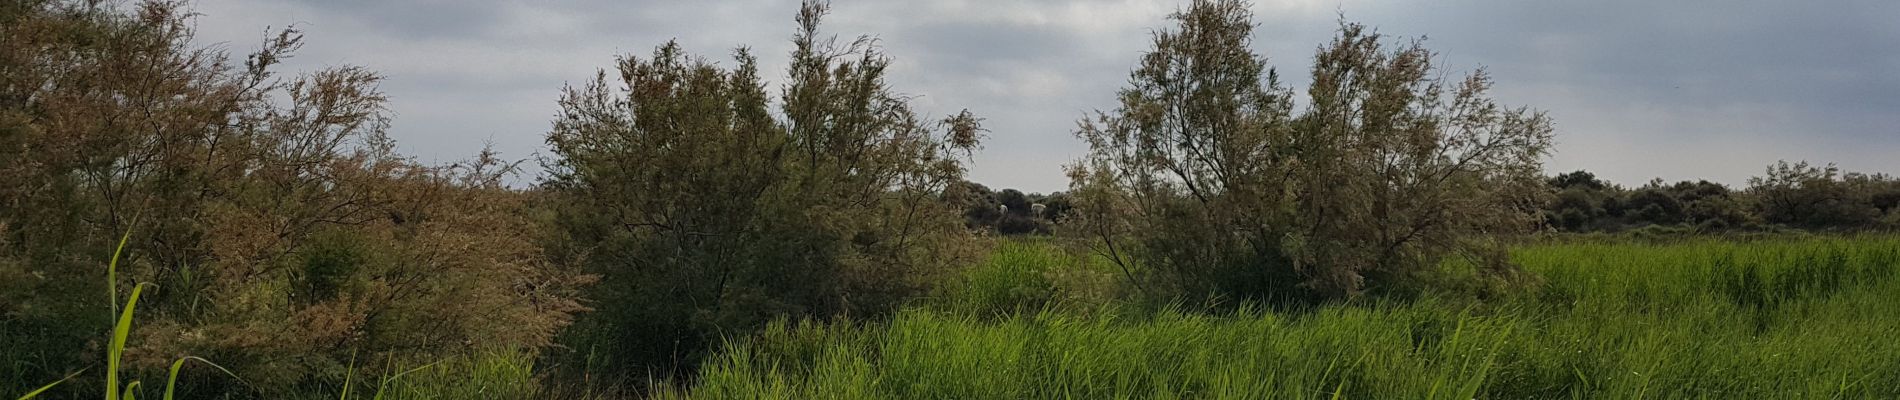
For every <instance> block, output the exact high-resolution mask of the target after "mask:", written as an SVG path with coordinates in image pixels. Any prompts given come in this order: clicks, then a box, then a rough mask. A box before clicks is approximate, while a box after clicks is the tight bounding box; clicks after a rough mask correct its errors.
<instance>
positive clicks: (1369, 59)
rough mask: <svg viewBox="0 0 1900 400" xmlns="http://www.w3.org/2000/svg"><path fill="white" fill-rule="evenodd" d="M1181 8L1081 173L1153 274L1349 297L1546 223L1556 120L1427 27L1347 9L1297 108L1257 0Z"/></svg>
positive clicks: (1156, 281) (1119, 235) (1085, 188)
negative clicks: (1360, 16) (1411, 37)
mask: <svg viewBox="0 0 1900 400" xmlns="http://www.w3.org/2000/svg"><path fill="white" fill-rule="evenodd" d="M1173 18H1174V19H1175V20H1176V21H1179V23H1180V27H1179V28H1178V29H1176V30H1171V31H1162V32H1159V33H1156V34H1155V35H1154V44H1153V49H1152V50H1151V51H1150V52H1149V53H1147V54H1146V55H1144V56H1143V58H1142V60H1141V64H1140V66H1139V67H1138V68H1137V69H1136V70H1135V71H1134V73H1133V75H1132V79H1131V83H1130V86H1129V87H1128V88H1126V89H1124V90H1123V91H1122V92H1121V94H1120V100H1121V104H1120V107H1119V108H1117V109H1116V110H1114V111H1113V112H1110V113H1102V114H1101V115H1099V116H1098V117H1097V118H1095V119H1093V120H1085V121H1083V123H1082V128H1081V130H1080V131H1079V132H1078V133H1077V136H1078V137H1080V138H1082V139H1083V140H1084V141H1086V142H1087V143H1088V144H1089V147H1090V154H1089V156H1088V158H1087V159H1085V160H1084V161H1083V162H1081V163H1080V164H1078V165H1075V166H1074V167H1073V168H1072V170H1071V177H1072V179H1073V181H1072V182H1073V183H1072V184H1071V186H1072V188H1073V190H1072V193H1075V194H1076V195H1077V196H1078V197H1080V198H1082V200H1080V201H1078V207H1079V208H1081V209H1082V212H1081V214H1082V217H1083V218H1084V220H1085V221H1087V224H1088V225H1089V227H1086V228H1083V229H1082V231H1085V232H1086V233H1087V234H1089V235H1091V236H1095V237H1097V238H1098V240H1099V241H1100V242H1101V247H1102V248H1103V251H1102V253H1104V254H1106V255H1109V256H1110V257H1111V258H1112V259H1114V260H1116V261H1117V262H1122V263H1134V264H1140V265H1144V266H1146V267H1147V268H1148V271H1150V272H1152V274H1151V275H1152V276H1151V277H1149V278H1151V279H1149V280H1150V281H1149V282H1143V285H1144V286H1154V289H1157V291H1160V292H1163V293H1161V294H1162V295H1164V296H1172V295H1179V296H1185V297H1186V298H1187V299H1189V301H1200V300H1201V299H1222V300H1229V301H1231V300H1235V299H1241V300H1269V301H1274V302H1289V301H1293V302H1301V301H1304V300H1310V299H1314V298H1342V297H1348V296H1351V295H1354V294H1357V293H1360V292H1363V291H1365V290H1367V289H1378V288H1380V287H1381V286H1383V285H1385V284H1387V283H1393V282H1402V281H1404V280H1407V279H1409V278H1410V274H1412V273H1413V272H1415V271H1418V270H1420V269H1423V268H1425V267H1429V266H1430V265H1432V264H1433V263H1435V262H1436V261H1437V260H1438V259H1439V258H1440V257H1443V256H1445V255H1447V254H1455V253H1465V254H1484V253H1487V252H1486V251H1483V250H1481V249H1478V247H1480V246H1478V245H1477V244H1478V243H1483V241H1471V240H1467V239H1468V238H1471V237H1474V236H1480V235H1493V234H1509V233H1512V232H1522V231H1527V230H1529V229H1530V228H1532V227H1533V226H1534V223H1535V222H1536V218H1537V214H1536V211H1537V210H1536V204H1537V200H1538V199H1539V197H1541V196H1542V195H1543V190H1542V189H1543V178H1542V177H1541V175H1540V174H1541V171H1540V168H1541V161H1542V158H1543V156H1544V154H1545V152H1546V151H1547V149H1548V148H1549V146H1550V138H1551V136H1550V135H1551V124H1550V121H1549V119H1548V118H1546V117H1545V116H1544V115H1543V114H1542V113H1540V112H1533V111H1530V110H1528V109H1523V108H1506V107H1504V106H1500V105H1498V104H1496V103H1495V102H1493V101H1492V100H1491V99H1490V98H1488V97H1487V94H1486V92H1487V91H1488V90H1489V89H1490V86H1491V81H1490V79H1489V78H1488V77H1487V76H1486V75H1485V74H1484V73H1483V72H1478V73H1474V74H1471V75H1469V76H1467V77H1465V78H1464V79H1463V80H1461V81H1460V80H1448V79H1446V78H1444V77H1442V74H1440V73H1439V71H1438V70H1436V69H1435V68H1434V67H1433V65H1432V62H1433V54H1432V53H1431V52H1430V51H1428V50H1426V49H1425V48H1423V47H1422V46H1421V44H1420V43H1419V42H1416V41H1414V42H1409V43H1400V44H1398V45H1396V46H1394V45H1393V44H1392V43H1390V41H1388V40H1387V39H1386V38H1385V37H1384V36H1382V35H1380V34H1378V33H1376V32H1373V31H1371V30H1368V29H1366V28H1365V27H1364V26H1360V25H1356V24H1345V25H1342V26H1341V27H1340V30H1339V34H1338V36H1337V37H1336V38H1335V39H1334V41H1333V42H1332V43H1329V44H1327V45H1325V46H1322V47H1321V49H1320V50H1319V52H1318V54H1316V55H1315V60H1314V64H1313V69H1312V74H1313V82H1314V83H1313V86H1312V87H1311V88H1309V89H1308V90H1307V97H1306V99H1305V102H1304V105H1305V108H1304V109H1301V110H1297V111H1298V112H1297V113H1296V110H1295V107H1294V102H1293V91H1292V90H1291V89H1288V88H1285V87H1282V86H1281V85H1280V83H1279V78H1278V74H1277V72H1275V71H1274V70H1272V69H1269V68H1268V67H1267V66H1266V65H1265V60H1264V59H1263V58H1261V57H1259V56H1256V55H1254V54H1253V53H1252V50H1251V47H1250V43H1251V35H1252V29H1253V22H1252V20H1251V14H1250V13H1249V11H1248V9H1247V7H1246V4H1245V3H1244V2H1240V1H1195V2H1194V3H1193V4H1192V5H1190V6H1189V7H1188V8H1187V9H1186V10H1185V11H1182V12H1180V13H1178V14H1175V15H1174V16H1173ZM1499 267H1501V268H1500V269H1501V270H1502V269H1507V268H1502V267H1503V265H1502V264H1501V263H1500V264H1499Z"/></svg>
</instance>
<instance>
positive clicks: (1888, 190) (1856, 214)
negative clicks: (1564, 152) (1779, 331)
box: [957, 161, 1900, 235]
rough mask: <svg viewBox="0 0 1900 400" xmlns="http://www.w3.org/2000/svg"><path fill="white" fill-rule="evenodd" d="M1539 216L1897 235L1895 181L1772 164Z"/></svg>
mask: <svg viewBox="0 0 1900 400" xmlns="http://www.w3.org/2000/svg"><path fill="white" fill-rule="evenodd" d="M1548 183H1549V186H1550V187H1549V190H1550V198H1549V199H1548V201H1546V202H1544V203H1543V206H1542V209H1541V213H1542V215H1543V216H1544V224H1545V228H1546V230H1547V231H1554V232H1569V233H1591V232H1599V233H1615V232H1625V231H1631V230H1640V229H1661V230H1670V231H1678V232H1694V233H1720V232H1740V231H1756V232H1760V231H1789V230H1801V231H1825V232H1846V231H1866V230H1887V229H1894V228H1900V178H1895V177H1894V176H1893V175H1889V174H1885V173H1873V174H1868V173H1860V172H1848V171H1842V170H1841V169H1840V168H1839V167H1836V166H1834V165H1831V164H1830V165H1825V166H1822V165H1814V164H1809V163H1807V162H1794V163H1790V162H1785V161H1784V162H1778V163H1775V164H1774V165H1771V166H1769V167H1768V169H1767V173H1766V175H1764V176H1758V177H1754V178H1750V179H1749V180H1748V183H1747V185H1746V186H1742V187H1731V186H1729V185H1725V184H1721V183H1716V182H1710V181H1708V180H1693V181H1690V180H1684V181H1678V182H1675V183H1667V182H1665V181H1663V180H1661V179H1655V180H1651V181H1649V182H1647V183H1644V184H1643V185H1642V186H1637V187H1633V188H1632V187H1627V186H1623V185H1619V184H1616V183H1612V182H1609V181H1607V180H1604V179H1601V178H1598V177H1597V176H1596V174H1593V173H1591V172H1589V171H1586V170H1578V171H1573V172H1567V173H1562V174H1557V175H1555V176H1552V177H1550V179H1549V180H1548ZM962 187H963V188H966V190H967V191H968V192H967V194H966V196H967V197H963V198H961V199H959V200H957V201H960V202H961V203H960V204H959V205H960V206H961V207H962V208H963V210H964V213H963V216H964V218H965V220H966V224H967V225H968V226H969V227H970V228H971V229H975V230H978V231H982V232H989V233H994V234H1002V235H1026V234H1052V233H1053V232H1055V230H1056V227H1057V226H1058V225H1059V224H1060V223H1061V222H1062V221H1063V220H1064V219H1065V218H1066V217H1067V216H1068V214H1069V212H1070V210H1071V209H1072V208H1074V203H1073V200H1072V198H1071V197H1070V196H1069V195H1068V194H1067V193H1064V192H1055V193H1050V194H1041V193H1027V194H1025V193H1023V192H1022V191H1019V190H1016V189H1002V190H992V189H990V188H989V187H986V186H983V185H982V184H978V183H974V182H965V183H964V184H963V186H962Z"/></svg>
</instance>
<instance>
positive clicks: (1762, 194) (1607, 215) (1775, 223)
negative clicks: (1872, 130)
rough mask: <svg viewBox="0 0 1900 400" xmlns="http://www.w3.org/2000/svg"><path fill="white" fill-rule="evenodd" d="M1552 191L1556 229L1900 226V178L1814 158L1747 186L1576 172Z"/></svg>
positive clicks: (1551, 219) (1780, 167) (1550, 211)
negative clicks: (1631, 180)
mask: <svg viewBox="0 0 1900 400" xmlns="http://www.w3.org/2000/svg"><path fill="white" fill-rule="evenodd" d="M1550 190H1551V194H1552V197H1551V200H1550V202H1549V203H1547V205H1546V206H1545V207H1544V215H1545V217H1546V221H1547V223H1548V224H1549V227H1550V229H1552V230H1557V231H1563V232H1617V231H1624V230H1629V229H1638V228H1645V227H1651V226H1656V227H1669V228H1685V229H1692V230H1694V231H1696V232H1723V231H1737V230H1744V231H1750V230H1752V231H1761V230H1787V229H1800V230H1810V231H1855V230H1870V229H1892V228H1896V227H1900V180H1897V179H1895V178H1894V177H1893V176H1892V175H1887V174H1865V173H1858V172H1843V171H1841V169H1840V168H1837V167H1835V166H1833V165H1827V166H1817V165H1811V164H1808V163H1806V162H1797V163H1788V162H1779V163H1776V164H1775V165H1772V166H1769V167H1768V170H1767V174H1766V175H1764V176H1758V177H1754V178H1751V179H1749V180H1748V185H1747V186H1746V187H1741V188H1732V187H1729V186H1727V185H1723V184H1720V183H1714V182H1709V181H1706V180H1698V181H1681V182H1676V183H1673V184H1669V183H1664V182H1663V181H1662V180H1661V179H1657V180H1652V181H1650V182H1649V183H1645V184H1643V185H1642V186H1639V187H1635V188H1628V187H1623V186H1619V185H1616V184H1612V183H1610V182H1607V181H1604V180H1602V179H1599V178H1597V177H1596V175H1594V174H1591V173H1589V172H1587V171H1576V172H1570V173H1565V174H1560V175H1557V176H1555V177H1552V178H1550Z"/></svg>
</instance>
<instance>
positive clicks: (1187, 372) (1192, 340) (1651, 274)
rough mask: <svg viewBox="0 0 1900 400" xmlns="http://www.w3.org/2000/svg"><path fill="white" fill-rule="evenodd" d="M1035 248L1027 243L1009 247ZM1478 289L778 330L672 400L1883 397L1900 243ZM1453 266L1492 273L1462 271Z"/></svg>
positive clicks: (1554, 254) (1604, 260) (1793, 243)
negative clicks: (1484, 294) (1271, 305)
mask: <svg viewBox="0 0 1900 400" xmlns="http://www.w3.org/2000/svg"><path fill="white" fill-rule="evenodd" d="M1012 251H1017V250H1012ZM1514 257H1515V258H1516V260H1517V261H1518V262H1520V263H1521V264H1522V265H1524V266H1525V268H1526V269H1527V270H1529V271H1532V272H1535V273H1538V274H1540V275H1542V276H1544V277H1545V279H1546V283H1545V284H1544V285H1541V286H1538V287H1535V288H1532V289H1528V290H1525V289H1519V290H1517V291H1515V292H1507V293H1505V294H1504V295H1502V296H1500V297H1493V298H1489V299H1471V298H1465V297H1463V294H1460V293H1456V292H1441V293H1439V294H1438V295H1435V296H1431V297H1427V298H1425V299H1422V300H1420V301H1415V302H1389V301H1380V302H1373V303H1360V304H1333V305H1327V306H1323V307H1320V308H1318V309H1316V310H1313V311H1309V312H1302V313H1291V314H1289V313H1280V312H1268V311H1261V310H1256V309H1247V308H1242V309H1240V310H1238V311H1234V312H1230V313H1224V314H1217V315H1215V314H1206V313H1188V312H1181V311H1173V310H1164V311H1159V312H1153V313H1146V312H1129V311H1127V310H1124V311H1121V312H1107V313H1094V314H1078V313H1073V312H1069V311H1064V310H1055V309H1047V310H1044V311H1040V312H1032V313H1025V314H1020V315H1017V316H1014V317H1008V318H1001V319H994V318H983V317H980V316H978V315H972V314H966V313H963V312H959V311H949V310H931V309H907V310H906V311H903V312H900V313H899V314H898V315H897V316H896V317H895V318H894V319H893V320H891V321H889V322H883V323H853V322H836V323H832V324H821V323H800V324H795V325H794V324H780V325H774V328H772V329H771V330H768V332H769V333H767V334H764V335H759V336H755V337H752V338H750V339H748V340H747V341H745V342H743V343H738V344H734V345H731V346H729V347H727V349H726V350H725V351H724V352H722V353H721V354H720V355H719V356H717V357H715V358H713V359H711V360H710V361H709V363H710V364H708V365H707V366H706V367H705V368H704V369H703V370H702V372H701V373H700V375H699V376H698V379H697V380H696V381H694V383H693V384H692V385H691V386H690V387H675V388H673V389H671V390H668V391H663V392H662V393H661V394H662V395H661V396H660V397H661V398H707V399H725V398H867V399H868V398H959V399H983V398H997V399H1002V398H1011V399H1014V398H1236V399H1239V398H1247V399H1254V398H1322V397H1323V398H1458V399H1469V398H1815V397H1827V398H1887V397H1893V396H1896V395H1900V385H1896V384H1895V383H1894V382H1900V367H1896V366H1895V365H1893V364H1892V362H1891V360H1893V359H1895V358H1896V357H1900V343H1895V342H1893V341H1891V340H1886V338H1888V337H1891V336H1892V335H1894V334H1896V333H1900V321H1895V320H1894V319H1893V318H1889V317H1888V316H1889V315H1892V314H1893V313H1895V312H1900V299H1896V298H1895V297H1893V296H1891V295H1888V294H1890V293H1892V292H1893V291H1894V290H1896V289H1900V268H1897V266H1900V239H1897V238H1893V237H1856V238H1805V239H1765V240H1753V241H1718V240H1708V239H1700V240H1690V241H1687V242H1683V243H1678V244H1641V243H1612V242H1578V243H1558V244H1545V245H1534V246H1529V247H1525V248H1521V249H1519V250H1518V251H1517V252H1516V254H1515V256H1514ZM1443 268H1444V269H1447V270H1453V271H1455V270H1466V271H1469V270H1471V269H1473V268H1475V267H1474V266H1472V265H1469V264H1463V263H1461V262H1449V263H1447V264H1446V265H1444V266H1443Z"/></svg>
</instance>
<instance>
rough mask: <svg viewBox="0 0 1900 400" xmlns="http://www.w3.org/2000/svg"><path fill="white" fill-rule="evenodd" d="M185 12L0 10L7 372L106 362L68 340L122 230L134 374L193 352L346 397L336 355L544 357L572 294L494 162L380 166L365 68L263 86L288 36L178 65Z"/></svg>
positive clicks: (382, 123) (82, 334)
mask: <svg viewBox="0 0 1900 400" xmlns="http://www.w3.org/2000/svg"><path fill="white" fill-rule="evenodd" d="M192 15H193V14H192V13H191V12H190V10H188V9H186V8H184V7H183V6H182V5H181V4H180V3H177V2H165V1H148V2H138V3H124V4H121V3H119V2H103V3H102V2H80V1H28V2H15V3H9V4H8V5H6V6H0V20H4V21H5V23H4V24H0V37H5V38H6V40H3V41H0V42H3V43H0V70H5V71H7V73H6V79H7V80H8V84H6V85H0V225H4V226H5V227H6V234H7V236H8V237H7V239H5V240H0V277H4V278H6V279H8V281H7V282H6V283H5V284H4V285H0V315H4V317H0V318H3V319H0V348H6V349H31V350H24V351H19V352H17V353H16V352H14V351H12V350H9V351H7V353H9V356H11V357H13V358H14V362H10V363H8V364H7V365H5V366H0V375H5V376H9V377H17V378H18V379H20V380H24V381H27V382H35V381H50V380H52V379H53V378H57V377H58V376H60V375H61V374H63V373H64V372H67V370H68V369H69V368H70V367H73V366H83V365H86V361H87V360H96V359H99V358H100V357H99V354H98V353H99V351H100V350H99V349H100V347H101V346H98V345H79V344H85V343H89V342H96V335H94V334H93V332H96V329H97V328H98V327H100V326H106V325H109V323H108V322H107V321H106V320H105V319H101V318H96V317H95V316H96V315H98V313H96V312H92V311H91V310H100V309H106V308H108V307H109V306H108V305H106V304H105V303H103V302H101V301H100V297H101V296H97V294H99V293H102V292H106V291H107V290H108V289H107V286H108V285H107V282H104V281H102V280H101V279H99V278H98V274H97V272H98V269H97V268H96V267H94V266H95V265H98V264H100V261H101V260H100V258H99V255H100V254H108V253H109V252H107V251H105V250H106V249H108V247H107V246H109V245H110V243H108V242H107V241H105V240H101V239H99V238H101V237H110V236H112V233H114V232H122V231H125V230H127V228H128V227H129V226H132V225H133V224H134V222H137V224H138V227H139V229H138V230H137V231H136V233H135V234H134V235H133V236H132V237H131V238H130V240H129V241H128V243H127V245H126V254H127V255H128V256H127V259H126V260H125V262H124V263H123V264H122V268H121V269H120V271H119V276H120V278H119V279H118V281H117V282H116V284H117V285H119V286H121V287H123V286H125V285H127V284H129V283H130V282H152V283H156V286H155V289H152V290H149V291H148V292H147V293H146V298H145V299H144V304H141V308H140V309H141V310H142V311H147V312H148V313H149V314H148V315H149V316H141V321H142V323H141V329H140V330H139V331H138V332H136V336H134V337H132V338H131V339H130V340H129V342H128V345H127V348H126V351H125V354H124V359H125V362H126V364H125V365H126V366H127V367H128V368H131V369H137V370H144V371H147V372H149V371H155V370H162V369H164V368H165V367H166V364H167V363H169V362H171V361H172V360H175V359H177V358H178V356H181V355H187V354H189V355H199V356H204V357H206V358H215V359H217V360H219V362H220V363H221V364H223V365H226V366H230V367H232V369H233V370H234V371H235V372H237V373H238V374H239V375H241V376H244V377H245V378H246V379H247V380H250V381H252V382H255V383H257V384H258V385H259V386H260V387H263V388H266V390H267V391H269V392H267V393H266V395H267V396H271V397H281V396H283V395H285V392H287V391H290V390H292V389H293V388H294V387H296V386H298V385H321V384H326V383H328V382H332V381H340V380H342V379H341V378H343V376H342V375H343V374H344V373H345V372H346V371H347V369H346V368H345V363H346V361H347V357H349V355H350V354H351V353H352V351H360V352H361V353H362V354H363V355H364V356H366V357H385V356H392V355H395V354H396V353H401V354H402V355H403V356H405V357H418V358H436V357H444V356H447V355H451V354H455V353H457V352H460V351H464V350H466V349H467V348H468V347H469V346H471V345H472V344H480V345H483V346H492V347H499V348H515V347H519V348H523V349H530V350H531V349H534V348H538V347H540V346H543V345H547V344H549V343H550V342H551V340H552V337H553V334H554V332H555V331H556V330H557V329H559V328H560V327H561V326H563V325H565V324H566V323H567V318H568V315H569V313H570V312H572V311H575V310H576V309H577V308H578V304H576V303H575V302H574V301H573V300H572V299H571V294H570V293H568V291H569V288H571V287H573V286H574V285H575V284H577V282H576V279H577V277H575V276H573V275H571V274H567V273H565V272H562V271H557V270H554V269H551V268H549V266H550V265H549V264H547V263H546V262H545V259H544V258H543V257H542V255H541V250H540V249H539V248H538V247H535V246H534V242H533V238H534V237H535V236H536V235H535V234H534V233H533V232H534V231H535V229H537V228H536V225H535V224H533V223H532V221H531V220H529V219H527V218H526V217H525V216H523V215H522V214H521V212H520V211H522V209H523V206H525V204H526V197H525V196H526V195H525V194H523V193H521V192H519V191H516V190H512V189H509V188H507V187H505V186H503V185H502V180H503V179H504V178H505V177H506V176H508V175H509V174H511V173H512V172H511V171H512V170H513V168H512V167H511V166H510V165H509V164H507V163H505V162H502V161H500V160H498V159H496V158H495V157H494V155H493V154H484V155H483V156H482V157H481V158H480V159H477V160H475V161H474V162H472V163H466V164H458V165H449V166H431V165H423V164H421V163H418V162H416V161H414V160H411V159H408V158H406V157H403V156H401V155H399V154H396V153H395V152H394V151H393V148H394V147H393V146H394V144H393V142H392V141H390V140H389V139H388V137H387V136H386V135H385V129H386V128H387V127H388V125H389V117H388V115H387V111H386V110H385V109H384V107H383V103H384V100H385V98H384V96H383V94H382V93H381V92H379V91H378V90H377V85H378V83H379V82H380V80H381V77H380V76H378V75H377V74H376V73H374V72H372V71H370V70H367V69H363V68H359V67H352V66H342V67H335V68H329V69H324V70H320V71H317V72H313V73H309V74H305V75H298V76H293V77H285V78H279V77H277V76H276V73H275V71H274V68H276V65H277V63H278V62H279V61H281V60H283V59H285V58H287V57H289V56H290V55H291V54H292V53H293V52H294V50H296V49H297V48H298V46H299V45H300V43H302V42H301V40H302V36H301V35H300V34H298V33H297V32H296V31H295V30H285V31H282V32H280V33H279V34H277V35H274V36H272V37H270V38H269V39H268V40H266V42H265V43H264V44H263V46H262V47H261V49H260V50H259V51H257V52H256V53H253V54H250V55H249V56H248V57H246V58H244V59H243V60H241V61H240V60H236V59H233V58H232V57H229V56H228V55H226V54H224V53H222V52H219V51H216V50H211V49H204V48H197V47H193V46H194V45H193V40H194V39H193V37H192V29H191V21H190V17H191V16H192ZM140 216H142V218H139V217H140ZM14 278H18V279H19V280H17V281H16V280H13V279H14ZM186 378H187V379H195V378H193V377H186ZM82 379H83V378H82ZM180 384H181V385H187V386H189V385H194V384H195V385H203V386H206V387H222V386H221V385H225V384H227V382H222V381H191V382H180ZM199 393H203V392H199Z"/></svg>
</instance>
